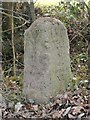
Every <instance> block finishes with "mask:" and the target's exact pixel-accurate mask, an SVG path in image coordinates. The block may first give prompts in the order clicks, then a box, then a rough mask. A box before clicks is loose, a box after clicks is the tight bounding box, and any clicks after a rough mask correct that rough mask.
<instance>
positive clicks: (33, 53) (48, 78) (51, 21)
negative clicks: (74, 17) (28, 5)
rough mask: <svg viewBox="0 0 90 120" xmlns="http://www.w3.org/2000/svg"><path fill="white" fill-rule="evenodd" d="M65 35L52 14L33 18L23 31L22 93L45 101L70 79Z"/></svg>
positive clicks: (36, 99) (60, 23)
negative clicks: (34, 19) (51, 16)
mask: <svg viewBox="0 0 90 120" xmlns="http://www.w3.org/2000/svg"><path fill="white" fill-rule="evenodd" d="M71 76H72V75H71V68H70V57H69V39H68V36H67V30H66V28H65V26H64V25H63V23H62V22H61V21H59V20H58V19H55V18H50V17H42V18H39V19H37V20H36V21H35V22H33V23H32V25H31V26H30V27H29V28H28V29H27V30H26V31H25V43H24V93H25V95H26V96H27V98H29V99H33V100H35V101H36V102H39V103H47V102H48V101H49V98H50V96H53V97H54V96H55V95H57V94H58V93H62V92H64V91H65V89H66V87H67V85H68V82H69V81H70V80H71Z"/></svg>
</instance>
